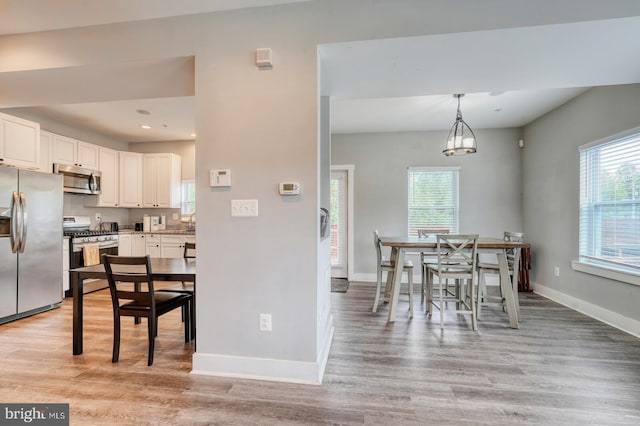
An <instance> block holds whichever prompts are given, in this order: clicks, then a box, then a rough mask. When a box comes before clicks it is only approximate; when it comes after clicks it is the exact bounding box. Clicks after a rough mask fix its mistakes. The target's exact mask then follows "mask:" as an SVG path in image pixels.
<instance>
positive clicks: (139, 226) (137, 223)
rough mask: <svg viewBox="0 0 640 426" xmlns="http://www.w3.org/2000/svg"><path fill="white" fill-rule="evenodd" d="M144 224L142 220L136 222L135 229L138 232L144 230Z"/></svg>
mask: <svg viewBox="0 0 640 426" xmlns="http://www.w3.org/2000/svg"><path fill="white" fill-rule="evenodd" d="M142 226H143V223H142V222H136V223H135V224H134V225H133V230H134V231H138V232H142V229H143V227H142Z"/></svg>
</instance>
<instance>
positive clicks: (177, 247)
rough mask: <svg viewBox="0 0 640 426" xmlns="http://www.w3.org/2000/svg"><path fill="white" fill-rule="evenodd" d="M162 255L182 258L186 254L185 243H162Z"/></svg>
mask: <svg viewBox="0 0 640 426" xmlns="http://www.w3.org/2000/svg"><path fill="white" fill-rule="evenodd" d="M160 249H161V250H160V253H161V254H162V257H174V258H180V257H182V256H184V244H164V243H163V244H162V245H161V246H160Z"/></svg>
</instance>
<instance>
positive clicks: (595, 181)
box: [580, 129, 640, 273]
mask: <svg viewBox="0 0 640 426" xmlns="http://www.w3.org/2000/svg"><path fill="white" fill-rule="evenodd" d="M580 261H581V262H585V263H591V264H595V265H597V266H603V267H607V268H611V269H617V270H620V271H628V272H634V273H640V133H638V130H637V129H636V130H635V133H632V134H627V135H625V136H623V137H616V138H615V139H611V140H608V141H605V142H599V143H596V144H589V145H586V146H583V147H580Z"/></svg>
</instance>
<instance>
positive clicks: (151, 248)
mask: <svg viewBox="0 0 640 426" xmlns="http://www.w3.org/2000/svg"><path fill="white" fill-rule="evenodd" d="M147 254H148V255H149V256H151V257H162V251H161V250H160V243H147Z"/></svg>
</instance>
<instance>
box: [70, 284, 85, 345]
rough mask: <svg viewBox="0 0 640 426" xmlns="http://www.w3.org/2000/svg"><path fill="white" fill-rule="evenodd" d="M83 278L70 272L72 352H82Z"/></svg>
mask: <svg viewBox="0 0 640 426" xmlns="http://www.w3.org/2000/svg"><path fill="white" fill-rule="evenodd" d="M82 286H83V279H82V278H81V277H80V274H79V273H78V272H74V273H72V274H71V289H72V294H73V354H74V355H80V354H81V353H82V297H83V294H82V293H83V290H82Z"/></svg>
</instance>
